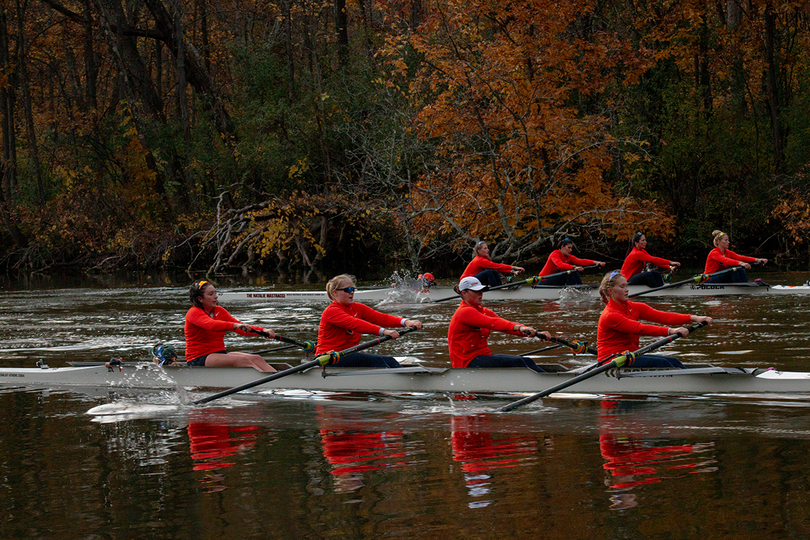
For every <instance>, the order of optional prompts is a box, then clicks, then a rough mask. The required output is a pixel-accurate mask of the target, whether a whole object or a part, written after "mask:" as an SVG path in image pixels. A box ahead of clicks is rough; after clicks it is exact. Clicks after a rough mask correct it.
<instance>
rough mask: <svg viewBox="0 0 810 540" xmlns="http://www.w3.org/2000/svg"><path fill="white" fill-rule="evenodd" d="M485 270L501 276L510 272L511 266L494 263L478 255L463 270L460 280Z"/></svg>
mask: <svg viewBox="0 0 810 540" xmlns="http://www.w3.org/2000/svg"><path fill="white" fill-rule="evenodd" d="M487 268H491V269H493V270H497V271H498V272H501V273H502V274H508V273H510V272H511V271H512V265H510V264H501V263H496V262H495V261H491V260H489V259H487V258H486V257H482V256H481V255H478V256H476V257H475V258H474V259H473V260H471V261H470V264H468V265H467V268H465V269H464V273H463V274H461V279H464V278H465V277H469V276H474V275H475V274H477V273H478V272H481V271H482V270H486V269H487Z"/></svg>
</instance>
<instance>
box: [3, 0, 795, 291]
mask: <svg viewBox="0 0 810 540" xmlns="http://www.w3.org/2000/svg"><path fill="white" fill-rule="evenodd" d="M808 4H809V3H808V2H796V1H787V0H771V1H755V0H716V1H706V0H554V1H552V0H534V1H513V0H508V1H507V0H443V1H440V2H433V1H431V0H402V1H398V0H324V1H317V0H278V1H276V2H273V1H258V0H225V1H220V0H0V118H1V119H2V124H0V130H2V151H3V162H2V165H3V182H2V190H0V197H1V199H0V213H2V231H1V232H0V237H1V238H2V244H1V245H2V248H1V249H0V260H2V262H3V266H4V267H5V269H6V270H7V271H31V270H35V271H42V272H48V271H60V272H64V271H70V270H71V269H73V270H83V271H107V270H115V269H120V268H139V269H154V268H158V267H167V268H176V269H177V268H179V269H188V270H190V271H205V272H208V273H210V274H217V273H234V272H242V273H244V274H246V275H247V274H251V273H264V274H272V275H275V276H277V277H278V279H280V280H291V281H304V282H306V281H316V280H322V279H323V278H324V277H329V276H330V275H331V274H333V273H336V272H344V271H348V272H351V273H354V274H356V275H357V276H358V277H359V278H360V279H364V280H365V279H374V278H378V277H380V276H384V275H386V274H387V273H388V272H390V271H392V270H394V269H400V268H404V269H408V270H411V271H414V272H416V271H424V270H430V271H432V272H433V273H434V274H436V275H437V276H440V277H453V276H456V275H458V273H459V271H460V269H461V268H463V266H464V264H465V263H466V262H467V261H468V260H469V259H470V258H471V247H472V245H473V243H474V241H476V240H478V239H484V240H486V241H488V242H489V243H490V246H491V248H492V256H493V258H494V259H495V260H501V261H506V262H509V263H515V264H520V265H522V266H526V267H527V268H529V269H534V270H535V271H536V270H537V269H539V267H540V266H541V265H542V263H543V261H544V260H545V257H546V256H547V254H548V253H549V252H550V251H551V250H552V249H553V246H554V245H555V243H556V242H557V241H558V240H559V239H560V238H562V237H564V236H568V237H571V238H572V239H574V240H575V241H576V243H577V247H578V252H577V253H579V254H591V255H592V256H594V257H595V258H599V259H603V260H608V261H611V263H610V264H611V265H612V266H616V267H618V266H619V265H620V263H621V260H622V258H623V256H624V253H625V247H626V244H627V240H628V239H629V237H630V236H631V235H632V234H633V233H634V232H635V231H637V230H640V231H643V232H645V233H646V234H647V236H648V238H649V240H650V251H651V252H652V253H653V254H657V255H660V256H665V257H668V258H671V259H674V260H680V261H682V262H684V263H685V264H689V263H692V264H693V265H694V266H696V267H702V264H703V260H704V259H705V256H706V253H707V252H708V250H709V249H710V248H711V247H712V246H711V231H712V230H713V229H721V230H723V231H725V232H727V233H729V234H730V235H731V238H732V249H735V250H736V251H738V252H741V253H746V254H749V255H756V256H759V257H768V258H769V259H772V260H773V261H774V262H775V263H776V267H778V268H780V269H783V270H788V269H794V270H808V269H810V243H808V241H807V232H808V230H809V229H810V184H808V182H807V175H808V172H810V170H809V169H808V161H809V158H808V156H810V93H809V92H808V86H809V85H810V77H809V76H808V75H810V27H809V26H808V25H809V23H810V7H808ZM597 255H598V256H597Z"/></svg>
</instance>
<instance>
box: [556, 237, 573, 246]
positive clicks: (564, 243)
mask: <svg viewBox="0 0 810 540" xmlns="http://www.w3.org/2000/svg"><path fill="white" fill-rule="evenodd" d="M568 244H571V245H572V246H573V245H574V241H573V240H571V239H570V238H568V237H567V236H566V237H565V238H563V239H562V240H560V241H559V242H557V249H562V248H563V247H565V246H567V245H568Z"/></svg>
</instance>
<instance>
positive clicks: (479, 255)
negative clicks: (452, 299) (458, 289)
mask: <svg viewBox="0 0 810 540" xmlns="http://www.w3.org/2000/svg"><path fill="white" fill-rule="evenodd" d="M525 270H526V269H525V268H523V267H522V266H512V265H510V264H501V263H496V262H495V261H493V260H492V259H490V257H489V246H488V245H487V243H486V242H484V241H483V240H481V241H480V242H476V244H475V247H473V260H472V261H470V264H468V265H467V268H465V269H464V273H463V274H461V279H464V278H465V277H470V276H472V277H475V278H476V279H477V280H478V281H480V282H481V283H483V284H484V285H489V286H490V287H496V286H498V285H501V284H502V281H501V273H504V274H519V273H521V272H524V271H525Z"/></svg>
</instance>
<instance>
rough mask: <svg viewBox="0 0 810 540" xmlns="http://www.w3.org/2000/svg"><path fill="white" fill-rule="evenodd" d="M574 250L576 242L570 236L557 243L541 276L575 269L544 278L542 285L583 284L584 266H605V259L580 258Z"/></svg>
mask: <svg viewBox="0 0 810 540" xmlns="http://www.w3.org/2000/svg"><path fill="white" fill-rule="evenodd" d="M573 251H574V242H573V240H571V239H570V238H563V239H562V240H560V243H559V244H558V245H557V249H555V250H554V251H552V252H551V254H550V255H549V256H548V260H547V261H546V265H545V266H544V267H543V269H542V270H541V271H540V277H543V276H550V275H551V274H557V273H559V272H565V271H566V270H575V271H574V272H571V273H570V274H560V275H559V276H554V277H552V278H548V279H544V280H542V281H541V282H540V283H541V284H542V285H582V278H580V277H579V273H580V272H582V271H583V270H584V268H583V267H584V266H592V265H597V266H605V263H604V262H603V261H594V260H591V259H579V258H577V257H574V256H573V255H572V254H571V253H572V252H573Z"/></svg>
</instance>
